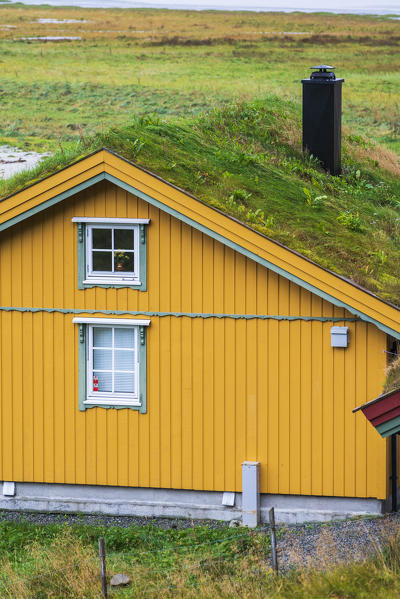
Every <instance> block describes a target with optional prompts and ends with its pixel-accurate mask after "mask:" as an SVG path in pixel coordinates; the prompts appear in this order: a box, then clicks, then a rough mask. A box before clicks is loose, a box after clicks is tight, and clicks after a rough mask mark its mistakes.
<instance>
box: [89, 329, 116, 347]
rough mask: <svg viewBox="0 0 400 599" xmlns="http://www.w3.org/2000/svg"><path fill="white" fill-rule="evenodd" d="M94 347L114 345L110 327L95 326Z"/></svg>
mask: <svg viewBox="0 0 400 599" xmlns="http://www.w3.org/2000/svg"><path fill="white" fill-rule="evenodd" d="M93 347H112V329H111V328H110V327H93Z"/></svg>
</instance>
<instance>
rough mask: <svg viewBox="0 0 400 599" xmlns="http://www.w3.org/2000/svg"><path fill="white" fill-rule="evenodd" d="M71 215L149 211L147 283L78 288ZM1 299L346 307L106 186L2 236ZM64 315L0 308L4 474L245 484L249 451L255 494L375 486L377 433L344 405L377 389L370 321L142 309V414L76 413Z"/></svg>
mask: <svg viewBox="0 0 400 599" xmlns="http://www.w3.org/2000/svg"><path fill="white" fill-rule="evenodd" d="M73 216H96V217H101V216H107V217H131V218H136V217H138V218H150V219H151V222H150V225H149V227H148V285H147V288H148V291H147V292H140V291H137V290H133V289H103V288H93V289H86V290H78V289H77V272H76V267H77V265H76V262H77V256H76V252H77V247H76V246H77V243H76V225H73V223H72V222H71V218H72V217H73ZM0 304H1V305H2V306H21V307H41V308H58V309H83V310H85V309H87V310H96V309H98V310H129V311H139V310H145V311H155V312H170V311H171V312H189V313H210V314H212V313H220V314H222V313H226V314H235V313H236V314H272V315H292V316H297V315H301V316H314V317H315V316H316V317H320V316H323V317H332V316H333V317H337V318H342V317H349V316H351V315H350V314H348V313H345V311H344V310H342V309H339V308H337V307H334V306H333V305H331V304H329V303H328V302H325V301H323V300H321V299H320V298H318V297H316V296H314V295H312V294H310V293H309V292H307V291H305V290H304V289H301V288H300V287H298V286H297V285H295V284H293V283H291V282H289V281H288V280H286V279H284V278H282V277H280V276H278V275H277V274H275V273H273V272H272V271H268V270H267V269H265V268H264V267H261V266H259V265H257V264H255V263H254V262H252V261H250V260H248V259H247V258H245V257H243V256H242V255H240V254H238V253H236V252H235V251H233V250H231V249H229V248H227V247H225V246H223V245H221V244H220V243H218V242H215V241H213V240H212V239H211V238H209V237H207V236H205V235H202V234H201V233H199V232H198V231H196V230H194V229H192V228H191V227H189V226H187V225H185V224H183V223H181V222H179V221H177V220H176V219H174V218H172V217H170V216H168V215H167V214H166V213H163V212H160V211H159V210H158V209H156V208H154V207H152V206H149V205H148V204H147V203H146V202H144V201H142V200H139V199H137V198H136V197H134V196H132V195H130V194H129V193H127V192H125V191H123V190H121V189H119V188H117V187H115V186H113V185H111V184H109V183H99V184H97V185H96V186H95V187H93V188H92V189H90V190H87V191H85V192H81V193H80V194H79V196H77V197H74V198H70V199H68V200H66V201H65V202H64V203H62V204H60V205H57V206H55V207H53V208H50V209H48V210H46V211H45V212H43V213H42V214H38V215H36V216H34V217H32V218H31V219H29V220H28V221H25V222H24V223H21V224H20V225H16V226H15V227H13V228H12V229H10V230H8V231H7V232H4V233H2V235H1V238H0ZM72 317H73V316H72V315H71V314H60V313H48V312H39V313H33V314H32V313H29V312H23V313H20V312H5V311H1V312H0V318H1V321H0V326H1V333H2V343H1V412H0V427H1V431H0V432H1V438H0V452H1V459H0V479H5V480H17V481H18V480H20V481H22V480H26V481H32V480H35V481H38V482H42V481H43V482H60V483H61V482H63V483H87V484H109V485H132V486H144V487H147V486H154V487H171V488H186V489H190V488H194V489H206V490H236V491H240V490H241V468H240V466H241V463H242V462H243V461H244V460H258V461H260V463H261V490H262V492H267V493H293V494H307V495H308V494H315V495H337V496H359V497H380V498H383V497H385V495H386V471H385V463H386V448H385V447H386V446H385V442H384V441H383V440H381V439H380V437H379V435H378V434H377V433H376V431H375V430H374V429H373V428H372V427H371V426H369V425H368V423H367V422H366V421H365V419H364V418H362V415H360V414H357V415H353V414H352V413H351V409H352V408H353V407H354V406H356V405H359V404H361V403H363V402H365V401H367V400H369V399H371V398H372V397H374V396H375V395H377V394H379V392H380V391H381V385H382V380H383V378H384V368H385V354H384V352H383V350H384V349H385V347H386V336H385V334H384V333H382V332H381V331H379V330H378V329H377V328H376V327H374V326H373V325H370V324H366V323H364V322H357V323H355V322H346V323H343V324H346V325H348V326H349V327H350V330H351V333H350V345H349V348H348V349H345V350H341V349H336V350H333V349H332V348H331V347H330V328H331V326H332V322H329V321H328V322H320V321H304V320H303V321H300V320H296V321H285V320H282V321H278V320H244V319H240V320H234V319H229V318H226V319H218V318H210V319H204V318H189V317H179V318H178V317H173V316H166V317H151V325H150V327H149V330H148V412H147V414H144V415H143V414H139V413H138V412H135V411H131V410H105V409H102V408H93V409H89V410H87V411H86V412H79V411H78V397H77V390H78V376H77V372H78V339H77V337H78V331H77V327H76V326H74V325H73V324H72ZM339 324H340V323H339Z"/></svg>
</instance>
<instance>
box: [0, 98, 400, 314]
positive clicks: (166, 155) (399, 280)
mask: <svg viewBox="0 0 400 599" xmlns="http://www.w3.org/2000/svg"><path fill="white" fill-rule="evenodd" d="M101 147H107V148H110V149H111V150H113V151H115V152H117V153H119V154H120V155H122V156H123V157H125V158H127V159H129V160H132V161H134V162H135V163H137V164H139V165H141V166H143V167H145V168H147V169H149V170H151V171H153V172H155V173H156V174H158V175H159V176H161V177H163V178H164V179H166V180H167V181H169V182H171V183H173V184H175V185H178V186H179V187H181V188H183V189H185V190H187V191H188V192H190V193H192V194H193V195H195V196H196V197H198V198H199V199H200V200H202V201H204V202H207V203H208V204H210V205H211V206H215V207H217V208H219V209H221V210H223V211H224V212H226V213H228V214H230V215H233V216H235V217H237V218H239V219H240V220H242V221H243V222H245V223H246V224H248V225H250V226H251V227H253V228H254V229H256V230H258V231H260V232H261V233H263V234H265V235H267V236H268V237H270V238H271V239H274V240H277V241H279V242H281V243H283V244H284V245H286V246H287V247H289V248H291V249H294V250H296V251H298V252H300V253H301V254H303V255H304V256H307V257H309V258H311V259H312V260H314V261H315V262H317V263H318V264H320V265H321V266H323V267H325V268H329V269H331V270H332V271H334V272H336V273H338V274H340V275H343V276H345V277H348V278H349V279H351V280H352V281H354V282H355V283H358V284H360V285H362V286H363V287H365V288H366V289H368V290H370V291H372V292H374V293H376V294H377V295H379V296H380V297H381V298H383V299H386V300H390V301H392V302H394V303H396V304H398V305H400V178H399V173H400V168H399V163H398V160H397V158H395V157H394V156H393V155H391V154H390V153H389V152H388V151H385V150H383V149H382V148H380V147H379V146H373V145H372V144H370V143H369V142H367V141H365V140H364V139H362V138H359V137H357V136H354V135H347V137H345V139H344V143H343V153H342V154H343V174H342V175H341V176H340V177H332V176H330V175H328V174H326V173H325V172H324V171H323V170H322V169H321V167H320V165H319V164H318V162H317V161H316V160H315V159H313V157H307V156H303V154H302V152H301V118H300V110H299V107H298V106H297V105H295V104H291V103H288V102H286V101H284V100H282V99H280V98H277V97H275V96H269V97H266V98H263V99H261V100H257V101H252V102H247V103H246V102H242V103H232V104H229V105H225V106H223V107H220V108H216V109H214V110H212V111H211V112H208V113H206V114H204V115H201V116H200V117H191V118H187V119H180V120H179V121H164V120H161V119H160V118H158V117H157V116H154V115H153V116H148V117H146V118H137V119H136V120H135V121H134V122H133V123H132V124H131V125H129V126H127V127H124V128H120V129H110V130H109V131H107V132H106V133H102V134H98V135H96V136H94V137H93V138H90V139H83V140H81V141H80V142H79V143H78V144H77V146H76V147H75V148H74V149H73V150H69V151H68V152H66V151H64V152H62V151H60V152H58V153H57V154H56V155H55V156H53V157H52V158H50V159H47V160H46V161H45V162H43V163H42V165H41V166H40V167H38V168H37V169H36V170H35V171H31V172H30V173H23V174H20V175H18V176H16V177H14V178H13V179H10V180H8V181H5V182H1V183H0V196H5V195H8V194H9V193H12V192H14V191H16V190H18V189H19V188H21V187H22V186H24V185H26V184H28V183H31V182H32V178H34V179H39V178H42V177H43V176H46V175H47V174H51V173H53V172H55V171H56V170H57V169H59V168H62V167H64V166H65V165H66V164H69V163H71V162H73V161H75V160H76V159H77V158H79V157H80V156H82V155H85V154H88V153H90V152H92V151H94V150H96V149H99V148H101Z"/></svg>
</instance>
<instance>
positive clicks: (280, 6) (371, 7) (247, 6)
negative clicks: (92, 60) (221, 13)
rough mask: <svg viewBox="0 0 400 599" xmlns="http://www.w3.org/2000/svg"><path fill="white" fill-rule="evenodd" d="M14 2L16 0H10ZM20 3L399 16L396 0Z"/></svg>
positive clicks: (80, 0)
mask: <svg viewBox="0 0 400 599" xmlns="http://www.w3.org/2000/svg"><path fill="white" fill-rule="evenodd" d="M12 1H18V0H12ZM23 3H24V4H37V5H38V4H49V5H51V6H81V7H85V8H170V9H181V10H183V9H191V10H254V11H257V12H261V11H268V12H271V11H277V12H278V11H282V12H292V11H301V12H333V13H353V14H375V15H385V14H386V15H400V0H383V1H381V0H250V1H249V3H247V2H246V0H154V1H153V0H146V1H144V2H142V1H136V0H23Z"/></svg>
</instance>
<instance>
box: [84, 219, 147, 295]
mask: <svg viewBox="0 0 400 599" xmlns="http://www.w3.org/2000/svg"><path fill="white" fill-rule="evenodd" d="M86 278H87V279H88V280H90V281H91V280H93V279H95V280H97V279H99V280H101V281H104V280H109V279H111V280H113V281H115V280H116V279H118V280H121V281H126V282H130V283H136V282H140V278H139V225H133V226H132V225H125V226H122V225H119V226H118V227H117V226H115V227H110V226H107V225H88V226H87V227H86Z"/></svg>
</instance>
